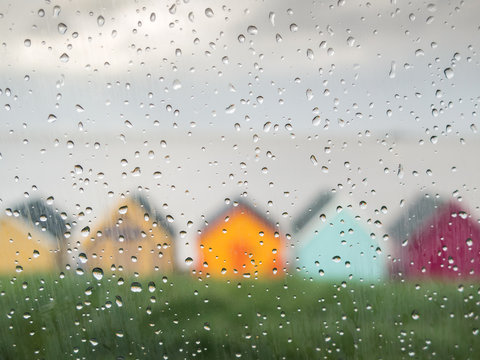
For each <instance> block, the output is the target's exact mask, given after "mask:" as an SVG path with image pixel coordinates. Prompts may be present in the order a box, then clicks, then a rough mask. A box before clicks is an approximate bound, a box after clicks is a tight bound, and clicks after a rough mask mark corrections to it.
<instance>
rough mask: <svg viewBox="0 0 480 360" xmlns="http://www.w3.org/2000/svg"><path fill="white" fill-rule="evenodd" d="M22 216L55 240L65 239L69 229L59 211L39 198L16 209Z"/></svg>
mask: <svg viewBox="0 0 480 360" xmlns="http://www.w3.org/2000/svg"><path fill="white" fill-rule="evenodd" d="M15 209H16V210H18V212H19V213H20V216H21V217H22V218H23V220H24V221H26V222H27V223H29V224H32V225H33V226H34V227H39V228H40V230H41V229H43V228H44V229H45V230H46V231H47V232H48V234H49V235H50V236H52V237H54V238H55V239H58V240H62V239H64V235H65V232H66V231H67V227H66V224H65V221H64V220H63V219H62V217H61V216H60V214H59V212H58V210H57V209H55V208H54V207H53V206H51V205H48V204H47V203H46V202H45V201H43V200H41V199H39V198H37V199H32V200H30V201H28V202H25V203H22V204H19V205H18V206H16V208H15Z"/></svg>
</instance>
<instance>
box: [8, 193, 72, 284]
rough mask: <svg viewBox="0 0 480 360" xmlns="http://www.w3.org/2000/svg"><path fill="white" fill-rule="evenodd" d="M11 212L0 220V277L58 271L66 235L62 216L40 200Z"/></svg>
mask: <svg viewBox="0 0 480 360" xmlns="http://www.w3.org/2000/svg"><path fill="white" fill-rule="evenodd" d="M8 212H9V213H10V214H11V216H4V217H2V218H1V219H0V253H1V254H2V261H0V273H2V274H12V273H15V272H17V273H29V274H32V273H46V272H52V271H57V270H58V268H59V265H60V262H61V256H62V253H61V250H62V248H63V242H64V240H65V233H66V226H65V222H64V221H63V219H62V218H61V216H60V214H59V213H58V212H57V211H56V210H55V209H54V208H53V207H51V206H49V205H47V204H46V203H44V202H43V201H42V200H40V199H37V200H32V201H28V202H27V203H22V204H20V205H19V206H17V207H16V208H14V209H13V210H12V209H8Z"/></svg>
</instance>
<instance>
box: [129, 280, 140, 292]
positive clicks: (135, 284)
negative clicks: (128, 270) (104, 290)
mask: <svg viewBox="0 0 480 360" xmlns="http://www.w3.org/2000/svg"><path fill="white" fill-rule="evenodd" d="M130 290H131V291H132V292H134V293H139V292H142V285H141V284H140V283H139V282H136V281H135V282H133V283H132V284H131V285H130Z"/></svg>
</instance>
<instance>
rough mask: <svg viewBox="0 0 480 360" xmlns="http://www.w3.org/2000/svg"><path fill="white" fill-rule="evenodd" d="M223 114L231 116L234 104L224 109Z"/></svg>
mask: <svg viewBox="0 0 480 360" xmlns="http://www.w3.org/2000/svg"><path fill="white" fill-rule="evenodd" d="M225 112H226V113H227V114H233V113H234V112H235V104H232V105H230V106H227V108H226V109H225Z"/></svg>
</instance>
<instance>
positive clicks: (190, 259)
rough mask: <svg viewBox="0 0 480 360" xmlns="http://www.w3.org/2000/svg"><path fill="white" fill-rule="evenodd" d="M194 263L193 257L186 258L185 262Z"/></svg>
mask: <svg viewBox="0 0 480 360" xmlns="http://www.w3.org/2000/svg"><path fill="white" fill-rule="evenodd" d="M192 263H193V259H192V258H191V257H187V258H186V259H185V264H187V265H192Z"/></svg>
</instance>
